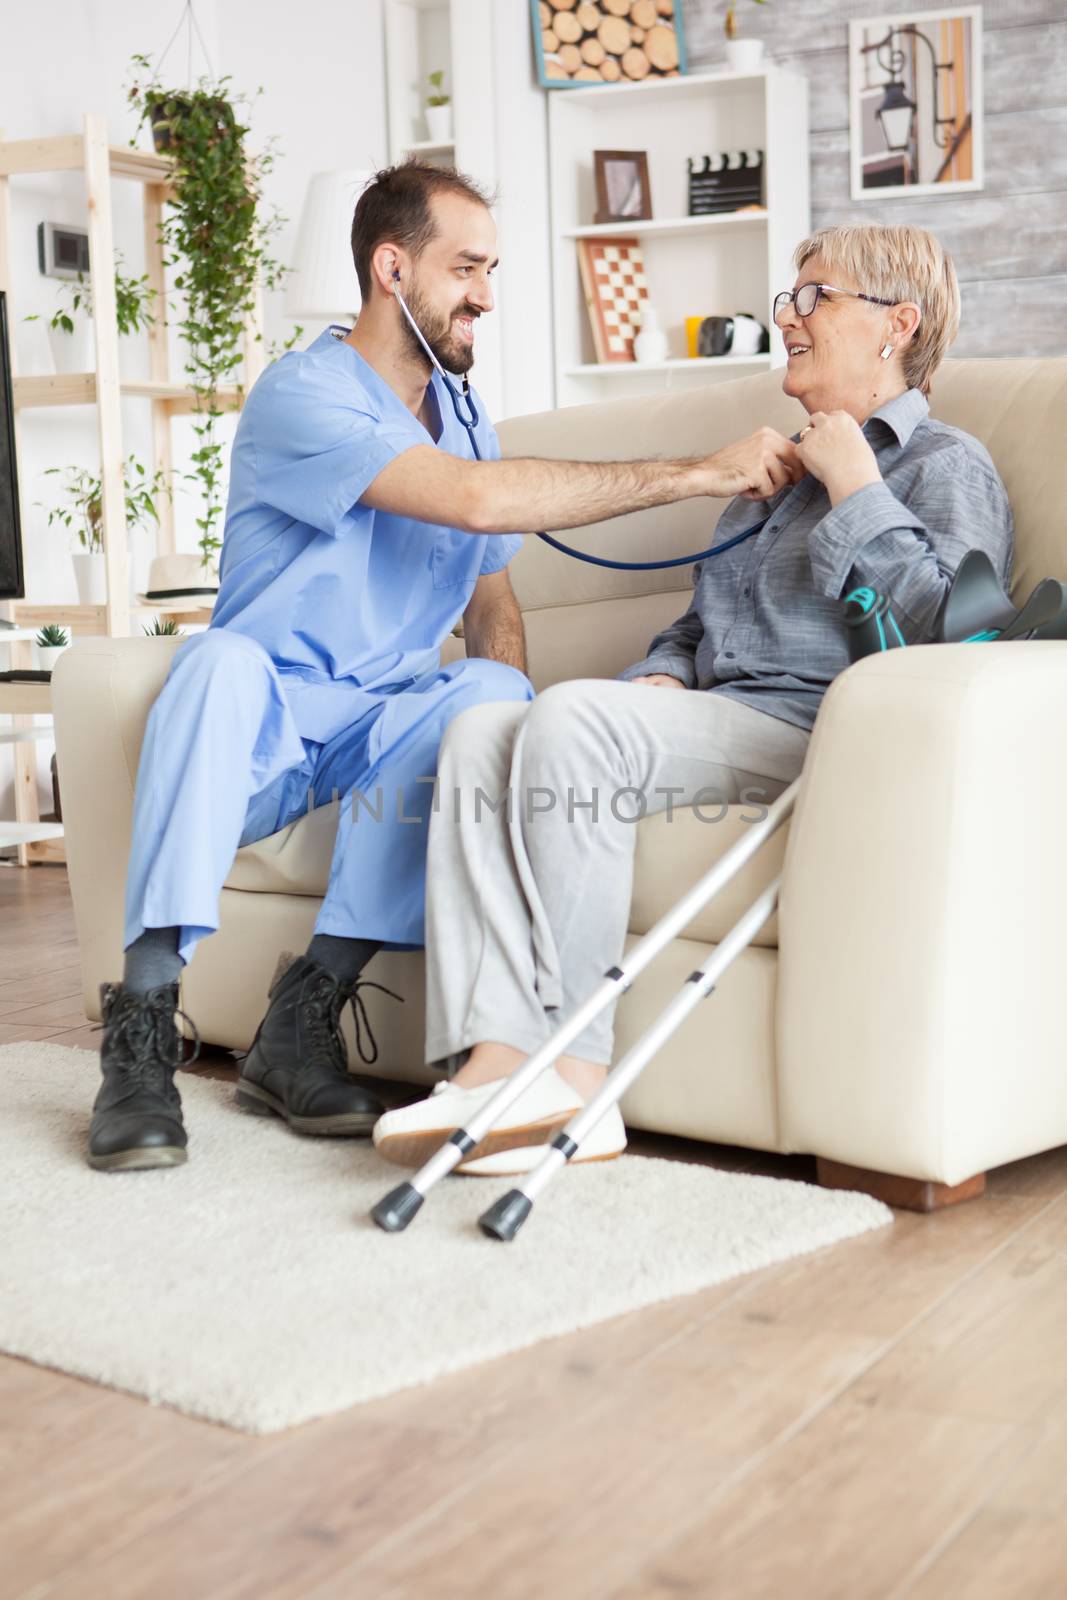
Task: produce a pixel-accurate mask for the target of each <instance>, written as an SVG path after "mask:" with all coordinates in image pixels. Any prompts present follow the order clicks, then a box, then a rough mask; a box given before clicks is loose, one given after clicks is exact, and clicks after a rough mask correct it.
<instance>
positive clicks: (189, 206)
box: [129, 56, 289, 571]
mask: <svg viewBox="0 0 1067 1600" xmlns="http://www.w3.org/2000/svg"><path fill="white" fill-rule="evenodd" d="M132 68H133V82H132V84H131V86H130V88H129V100H130V103H131V105H132V106H133V108H134V109H135V111H136V112H137V114H138V128H139V127H140V126H141V124H142V123H147V124H148V125H149V126H150V127H151V128H152V129H153V138H154V139H157V140H159V139H165V141H166V152H167V154H168V155H169V156H170V157H171V159H172V160H173V163H174V175H173V192H172V199H171V203H170V204H169V205H168V206H167V207H166V209H165V211H164V215H163V222H162V224H161V231H160V236H161V239H162V243H163V249H164V264H165V265H166V266H167V267H173V268H175V269H176V272H175V276H174V279H173V287H174V289H175V290H176V291H178V292H179V293H180V295H181V306H180V310H181V317H180V320H179V321H178V322H177V328H178V331H179V332H180V333H181V335H182V338H183V342H184V347H185V352H186V360H185V374H186V377H187V379H188V382H189V384H190V386H191V388H192V389H193V391H194V393H195V395H196V409H195V411H194V413H193V431H194V434H195V435H196V448H195V449H194V451H193V453H192V458H191V459H192V467H193V472H192V475H191V476H192V477H193V478H194V479H195V480H196V482H197V483H198V485H199V488H200V492H201V508H200V510H201V514H200V515H199V516H198V517H197V519H196V521H197V527H198V528H199V530H200V539H199V545H200V551H201V556H202V564H203V566H204V568H205V570H207V571H211V570H212V568H213V565H214V562H215V559H216V555H217V552H218V550H219V549H220V548H221V545H222V540H221V538H220V536H219V535H220V519H221V516H222V509H223V492H222V484H223V454H222V445H221V444H220V442H219V438H218V422H219V418H220V417H221V415H222V407H221V405H220V402H219V390H220V389H221V388H222V387H223V386H225V385H228V384H236V385H238V386H239V385H240V372H239V369H240V363H241V356H242V351H243V346H244V336H245V325H246V322H247V320H248V318H249V316H250V315H251V313H252V312H253V310H254V308H255V304H256V294H257V286H258V285H259V284H262V286H263V288H264V289H268V290H271V289H276V288H278V287H280V285H281V284H282V282H283V281H284V278H285V274H286V273H287V271H288V270H289V269H288V268H286V267H283V266H282V265H281V264H280V263H279V262H278V261H276V260H275V259H274V258H273V256H272V255H271V254H270V252H269V248H268V247H269V243H270V240H271V239H272V237H273V236H274V235H275V234H276V233H277V231H278V229H279V228H280V227H281V225H282V223H283V221H284V220H285V219H284V218H283V217H282V216H281V214H280V213H279V212H278V211H277V210H276V209H270V210H269V211H268V210H267V209H266V207H265V204H264V200H263V182H264V179H265V178H266V176H267V174H268V173H269V172H270V170H271V168H272V167H273V165H274V150H273V145H272V144H270V143H268V145H267V147H266V148H265V149H264V150H262V151H260V152H258V153H255V154H253V153H251V152H250V151H249V150H248V149H247V148H246V143H245V141H246V138H247V135H248V133H249V131H250V130H249V126H248V121H247V114H246V113H244V112H243V111H242V107H243V106H244V104H245V102H244V100H243V99H242V97H240V96H237V95H235V94H234V93H233V92H232V91H231V87H230V84H231V80H230V78H229V77H222V78H219V79H217V80H213V79H209V78H201V79H200V81H199V83H198V85H197V87H196V88H195V89H190V90H168V89H166V88H165V87H164V86H163V85H162V84H161V83H160V81H159V78H158V76H157V74H156V71H155V69H154V68H153V66H152V63H151V62H150V61H149V60H148V59H147V58H146V57H145V56H134V58H133V62H132ZM259 92H260V93H262V91H261V90H260V91H259ZM131 142H135V141H131Z"/></svg>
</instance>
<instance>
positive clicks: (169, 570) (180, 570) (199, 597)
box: [137, 552, 219, 608]
mask: <svg viewBox="0 0 1067 1600" xmlns="http://www.w3.org/2000/svg"><path fill="white" fill-rule="evenodd" d="M218 592H219V580H218V574H217V572H216V571H215V568H214V567H213V566H210V567H205V566H204V564H203V561H202V558H201V557H200V555H199V553H197V552H194V553H193V554H191V555H188V554H182V555H179V554H174V555H169V556H155V557H154V558H153V560H152V565H151V566H150V567H149V569H148V587H147V588H146V589H145V592H144V594H142V595H138V597H137V598H138V599H139V600H143V601H145V602H147V603H148V604H151V603H152V601H153V600H168V601H171V602H173V601H177V600H188V601H189V604H190V607H196V606H206V607H208V608H210V607H211V606H213V605H214V604H215V598H216V596H217V594H218Z"/></svg>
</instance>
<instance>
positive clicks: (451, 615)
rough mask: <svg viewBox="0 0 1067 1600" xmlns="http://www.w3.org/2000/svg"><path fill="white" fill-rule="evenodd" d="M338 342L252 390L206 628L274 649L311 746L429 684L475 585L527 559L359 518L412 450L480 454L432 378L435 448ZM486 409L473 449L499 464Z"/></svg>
mask: <svg viewBox="0 0 1067 1600" xmlns="http://www.w3.org/2000/svg"><path fill="white" fill-rule="evenodd" d="M343 331H344V330H337V331H335V330H333V329H330V330H327V332H325V333H323V334H321V335H320V336H319V338H317V339H316V340H315V341H314V343H313V344H311V345H310V346H309V347H308V348H307V349H306V350H300V351H289V352H288V353H287V354H286V355H284V356H282V357H281V358H280V360H278V361H276V362H274V363H273V365H272V366H270V367H268V368H267V370H266V372H264V373H263V374H262V376H261V377H260V378H259V379H258V380H257V381H256V383H255V384H254V385H253V388H252V391H251V393H250V394H249V396H248V399H247V401H246V403H245V406H244V410H243V411H242V413H241V418H240V422H239V423H238V426H237V434H236V437H235V439H234V445H233V453H232V457H231V466H230V492H229V500H228V503H227V508H226V530H225V533H224V535H223V543H222V556H221V561H220V566H219V574H220V584H219V595H218V599H217V601H216V603H215V610H214V614H213V616H212V620H211V626H212V627H213V628H236V629H238V630H240V631H241V632H243V633H247V634H249V635H250V636H251V637H252V638H254V639H256V640H258V641H259V643H260V644H262V645H263V646H264V648H265V649H266V650H267V652H268V653H269V655H270V656H271V658H272V659H273V661H274V662H275V664H276V666H277V668H278V670H279V672H280V673H281V675H282V677H283V680H284V682H285V689H286V694H287V696H288V698H289V699H290V702H291V703H292V705H293V709H294V711H295V713H296V715H297V721H298V724H299V726H300V731H301V734H302V735H303V736H304V737H305V738H311V739H317V740H323V741H324V740H326V739H329V738H331V737H332V736H333V734H334V733H335V732H337V731H338V729H339V728H340V727H342V726H344V725H346V724H348V723H351V722H352V721H354V720H355V719H356V717H358V716H359V715H360V714H361V713H362V712H363V711H364V710H369V709H370V708H371V706H373V705H376V704H378V703H380V700H381V697H382V695H383V694H393V693H395V692H396V691H397V689H399V688H403V687H404V686H405V685H406V684H409V683H411V682H412V681H413V680H414V679H416V678H418V677H420V676H421V675H423V674H424V673H426V672H428V671H432V670H433V669H434V667H436V665H437V664H438V660H439V650H440V646H441V644H442V642H443V641H444V639H445V638H447V636H448V634H449V633H450V632H451V630H452V628H453V627H454V626H455V624H456V622H457V620H458V619H459V617H460V616H461V615H462V613H463V611H464V609H465V607H466V605H467V602H468V601H469V599H470V597H471V594H472V593H473V590H474V585H475V583H476V581H477V579H478V577H479V576H480V575H481V574H482V573H488V572H498V571H500V569H501V568H502V567H506V566H507V564H508V562H509V561H510V560H511V558H512V556H513V555H514V554H515V553H516V551H517V550H518V549H519V548H520V546H521V544H522V539H521V537H519V536H517V535H515V534H469V533H463V532H461V531H460V530H459V529H456V528H452V527H449V526H447V525H446V524H444V523H440V524H438V523H428V522H417V521H415V520H413V519H412V518H410V517H400V516H393V515H392V514H391V513H389V512H385V511H372V510H371V509H370V508H369V507H367V506H363V505H361V504H360V503H359V501H360V496H361V495H362V494H363V492H364V490H365V489H366V488H367V487H368V485H369V484H370V483H371V482H372V481H373V480H374V478H376V477H377V475H378V473H379V472H380V471H381V470H382V468H383V467H385V466H387V465H388V463H389V462H390V461H392V460H393V458H394V457H395V456H398V455H400V454H401V452H402V451H404V450H409V449H410V448H411V447H412V446H413V445H426V444H435V445H437V446H438V448H439V449H441V450H446V451H448V452H449V454H451V455H456V456H464V457H466V458H468V459H470V458H471V456H472V451H471V447H470V441H469V440H468V438H467V434H466V432H465V430H464V428H463V427H462V425H461V424H460V422H459V421H458V420H457V418H456V415H455V412H454V410H453V407H452V402H451V400H450V398H449V396H448V393H447V391H446V389H445V387H444V384H443V381H442V379H441V377H440V375H439V374H438V373H437V372H434V374H433V378H432V380H431V390H432V395H433V397H434V399H435V400H436V404H437V411H438V416H439V428H438V432H437V437H436V438H435V437H434V436H433V434H431V433H429V432H427V430H426V428H424V427H423V425H422V423H421V422H419V421H418V419H417V418H416V417H414V416H413V415H412V413H411V412H410V411H409V410H408V408H407V407H406V406H405V405H404V403H403V402H402V401H401V399H400V397H399V396H398V395H397V394H396V393H395V391H394V390H392V389H391V388H390V387H389V385H388V384H387V383H386V382H385V380H384V379H383V378H381V377H379V375H378V373H377V372H376V371H375V370H374V368H373V367H372V366H370V365H369V364H368V363H367V362H366V361H364V359H363V357H362V356H361V355H359V353H358V352H357V351H355V350H353V348H352V346H351V345H349V344H345V343H344V340H343ZM337 332H341V334H342V337H340V338H339V337H338V336H337ZM475 401H476V404H477V407H478V411H479V413H480V420H479V423H478V427H477V430H476V437H477V440H478V448H479V450H480V451H481V455H482V458H483V460H486V461H490V460H497V459H498V458H499V456H500V445H499V443H498V441H497V436H496V432H495V430H494V428H493V426H492V424H491V423H490V422H489V421H487V419H486V417H485V412H484V409H483V407H482V405H481V401H480V400H479V399H478V398H477V396H476V397H475ZM360 690H363V691H364V694H363V695H360V694H359V692H358V691H360Z"/></svg>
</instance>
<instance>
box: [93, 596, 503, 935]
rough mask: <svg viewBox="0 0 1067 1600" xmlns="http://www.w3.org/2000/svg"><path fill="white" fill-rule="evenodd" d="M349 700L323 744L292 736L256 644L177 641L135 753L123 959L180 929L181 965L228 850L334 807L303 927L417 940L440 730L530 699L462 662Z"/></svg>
mask: <svg viewBox="0 0 1067 1600" xmlns="http://www.w3.org/2000/svg"><path fill="white" fill-rule="evenodd" d="M329 692H330V693H331V695H332V696H333V697H336V694H337V690H336V689H335V688H334V689H332V690H331V691H329ZM352 697H353V702H354V704H353V718H352V722H351V724H350V725H348V726H346V727H343V728H341V730H340V731H339V732H338V733H336V734H334V735H333V736H332V737H331V738H330V739H329V741H328V742H327V743H319V742H316V741H315V740H313V739H308V738H304V737H303V736H302V735H301V732H300V728H299V726H298V713H296V712H294V710H293V708H292V707H291V706H290V703H289V701H288V699H287V698H286V694H285V681H284V676H283V675H282V674H279V672H278V669H277V667H276V666H275V664H274V662H273V661H272V660H271V658H270V656H269V655H268V654H267V652H266V650H265V649H264V648H263V646H262V645H260V644H258V643H257V642H256V641H255V640H254V639H252V638H250V637H249V636H248V635H247V634H243V633H239V632H237V631H236V630H234V629H227V628H210V629H208V631H207V632H206V633H201V634H195V635H194V636H193V637H192V638H191V639H189V640H187V642H186V643H185V644H184V645H183V646H182V647H181V649H180V650H179V651H178V652H177V654H176V655H175V658H174V663H173V665H172V667H171V671H170V674H169V676H168V678H167V681H166V683H165V684H164V686H163V689H162V691H161V693H160V695H159V697H158V699H157V700H156V703H155V705H154V706H153V708H152V711H151V714H150V716H149V719H148V725H147V728H146V730H145V738H144V744H143V746H142V749H141V759H140V765H139V766H138V769H137V785H136V791H135V795H134V809H133V836H132V842H131V847H130V861H129V869H128V873H127V879H126V921H125V932H124V936H123V948H124V949H125V948H126V947H127V946H129V945H130V944H132V943H133V941H134V940H135V939H136V938H138V937H139V936H140V934H141V933H143V932H144V930H145V929H146V928H170V927H179V928H180V929H181V934H180V937H179V943H178V953H179V955H180V956H181V958H182V960H183V961H184V962H188V961H189V960H190V959H191V957H192V954H193V950H194V948H195V946H196V943H197V941H198V940H199V939H202V938H204V937H205V935H207V934H209V933H214V932H215V930H216V929H217V927H218V925H219V923H218V915H219V895H220V893H221V891H222V887H223V885H224V883H225V881H226V878H227V876H228V874H229V872H230V868H231V867H232V865H233V858H234V855H235V853H236V851H237V849H238V847H239V846H240V845H244V844H251V843H252V842H253V841H254V840H256V839H263V838H265V837H267V835H269V834H272V833H277V832H278V831H279V829H281V828H284V827H285V826H286V825H287V824H288V823H290V822H293V821H295V819H296V818H297V817H299V816H301V815H303V814H304V813H305V812H306V811H308V810H310V809H311V808H312V807H313V806H319V805H326V804H329V802H330V801H331V800H334V799H338V800H340V801H341V807H340V820H339V823H338V829H337V840H336V843H335V845H334V852H333V860H332V863H331V866H330V877H329V883H328V886H327V890H326V898H325V900H324V901H323V904H322V908H321V910H320V912H319V916H318V920H317V922H316V923H315V932H316V933H330V934H336V935H339V936H342V937H345V938H353V939H372V940H375V941H376V942H378V943H380V944H386V945H393V946H399V947H400V948H412V947H416V948H417V947H419V946H421V945H422V944H423V942H424V904H425V868H426V830H427V827H428V824H429V819H430V815H431V810H432V801H433V792H434V791H433V785H432V783H431V782H429V781H427V780H430V779H433V778H434V777H435V776H436V773H437V751H438V747H439V745H440V743H441V738H442V736H443V734H444V731H445V729H446V728H447V727H448V725H449V723H450V722H451V721H452V719H453V717H456V716H458V715H459V714H460V712H461V711H466V710H468V709H469V708H470V707H471V706H478V705H486V704H488V703H489V702H491V701H509V700H511V701H514V700H519V701H522V700H531V699H532V698H533V689H532V687H531V685H530V683H529V681H528V679H526V678H525V677H524V676H523V674H522V673H521V672H519V671H517V670H516V669H515V668H514V667H508V666H504V665H503V664H502V663H500V662H497V661H485V660H479V659H474V660H469V661H456V662H453V663H452V664H451V665H449V666H447V667H440V668H436V669H434V670H433V671H431V672H428V673H426V674H424V675H423V676H422V677H419V678H415V679H412V680H409V681H408V682H406V683H403V684H398V685H396V686H388V687H387V688H385V689H383V690H375V691H372V692H368V691H366V690H361V689H358V688H353V691H352ZM368 701H369V702H370V704H369V705H368ZM296 703H297V704H298V705H299V704H300V703H301V702H300V700H299V698H298V699H297V701H296ZM333 703H334V704H336V699H334V701H333ZM420 779H421V780H422V781H421V782H420V781H418V780H420Z"/></svg>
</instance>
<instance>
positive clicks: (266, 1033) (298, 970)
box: [237, 956, 399, 1137]
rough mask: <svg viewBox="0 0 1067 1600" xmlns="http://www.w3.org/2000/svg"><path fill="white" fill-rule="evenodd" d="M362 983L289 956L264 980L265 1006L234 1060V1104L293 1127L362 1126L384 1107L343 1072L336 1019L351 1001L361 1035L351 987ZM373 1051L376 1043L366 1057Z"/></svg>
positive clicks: (358, 1003)
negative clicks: (267, 983)
mask: <svg viewBox="0 0 1067 1600" xmlns="http://www.w3.org/2000/svg"><path fill="white" fill-rule="evenodd" d="M365 984H366V979H358V978H357V979H356V981H355V982H354V983H352V984H345V983H342V982H341V980H340V978H338V977H336V976H335V975H334V974H333V973H332V972H328V971H327V969H326V968H325V967H323V966H321V965H320V964H319V963H318V962H317V961H310V960H309V959H308V957H307V956H297V958H296V960H295V961H293V963H292V964H291V965H290V966H289V967H287V968H286V969H285V971H284V972H283V973H282V975H281V977H280V978H276V979H275V981H274V983H273V985H272V986H271V990H270V1007H269V1009H268V1011H267V1014H266V1016H265V1017H264V1018H263V1021H262V1022H261V1023H260V1025H259V1028H258V1030H257V1032H256V1037H255V1039H254V1040H253V1041H252V1048H251V1049H250V1050H249V1052H248V1054H247V1055H246V1056H245V1058H244V1060H243V1062H242V1063H241V1070H240V1073H239V1074H238V1078H237V1104H238V1105H239V1106H243V1107H244V1108H245V1110H246V1111H255V1112H258V1113H259V1114H260V1115H268V1114H269V1113H270V1112H274V1113H275V1114H276V1115H277V1116H279V1117H284V1118H285V1120H286V1122H287V1123H288V1124H289V1126H290V1128H292V1129H294V1131H295V1132H297V1133H319V1134H332V1135H334V1136H338V1135H341V1136H345V1135H347V1136H348V1137H352V1136H354V1135H358V1134H369V1133H370V1131H371V1129H372V1128H373V1126H374V1124H375V1122H377V1120H378V1118H379V1117H380V1116H381V1114H382V1112H383V1111H384V1109H385V1107H384V1106H383V1105H382V1103H381V1101H380V1100H379V1099H378V1098H377V1096H376V1095H373V1094H371V1093H370V1092H369V1090H367V1089H362V1088H360V1086H359V1084H358V1083H355V1082H353V1080H352V1079H351V1078H350V1077H349V1075H348V1057H347V1053H346V1051H345V1044H344V1039H343V1038H342V1036H341V1027H340V1022H341V1012H342V1011H343V1009H344V1007H345V1005H346V1004H348V1003H351V1005H352V1008H353V1011H354V1012H355V1017H356V1026H357V1036H359V1038H360V1040H361V1038H362V1036H361V1031H360V1030H361V1027H362V1026H364V1025H365V1024H366V1018H365V1017H362V1018H361V1016H360V1010H361V1007H362V1004H363V1002H362V1000H361V999H360V997H359V993H358V991H359V990H360V989H361V988H362V987H364V985H365ZM370 987H372V988H375V989H380V988H381V987H382V985H381V984H372V985H370ZM386 993H387V994H388V993H391V991H390V990H386ZM394 998H396V999H399V996H394ZM368 1031H369V1030H368ZM372 1044H373V1040H372ZM360 1053H361V1054H363V1049H362V1042H360ZM376 1057H377V1050H375V1052H374V1055H373V1056H372V1057H370V1058H369V1059H370V1060H372V1061H373V1060H374V1059H376ZM364 1059H367V1057H366V1056H364Z"/></svg>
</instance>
